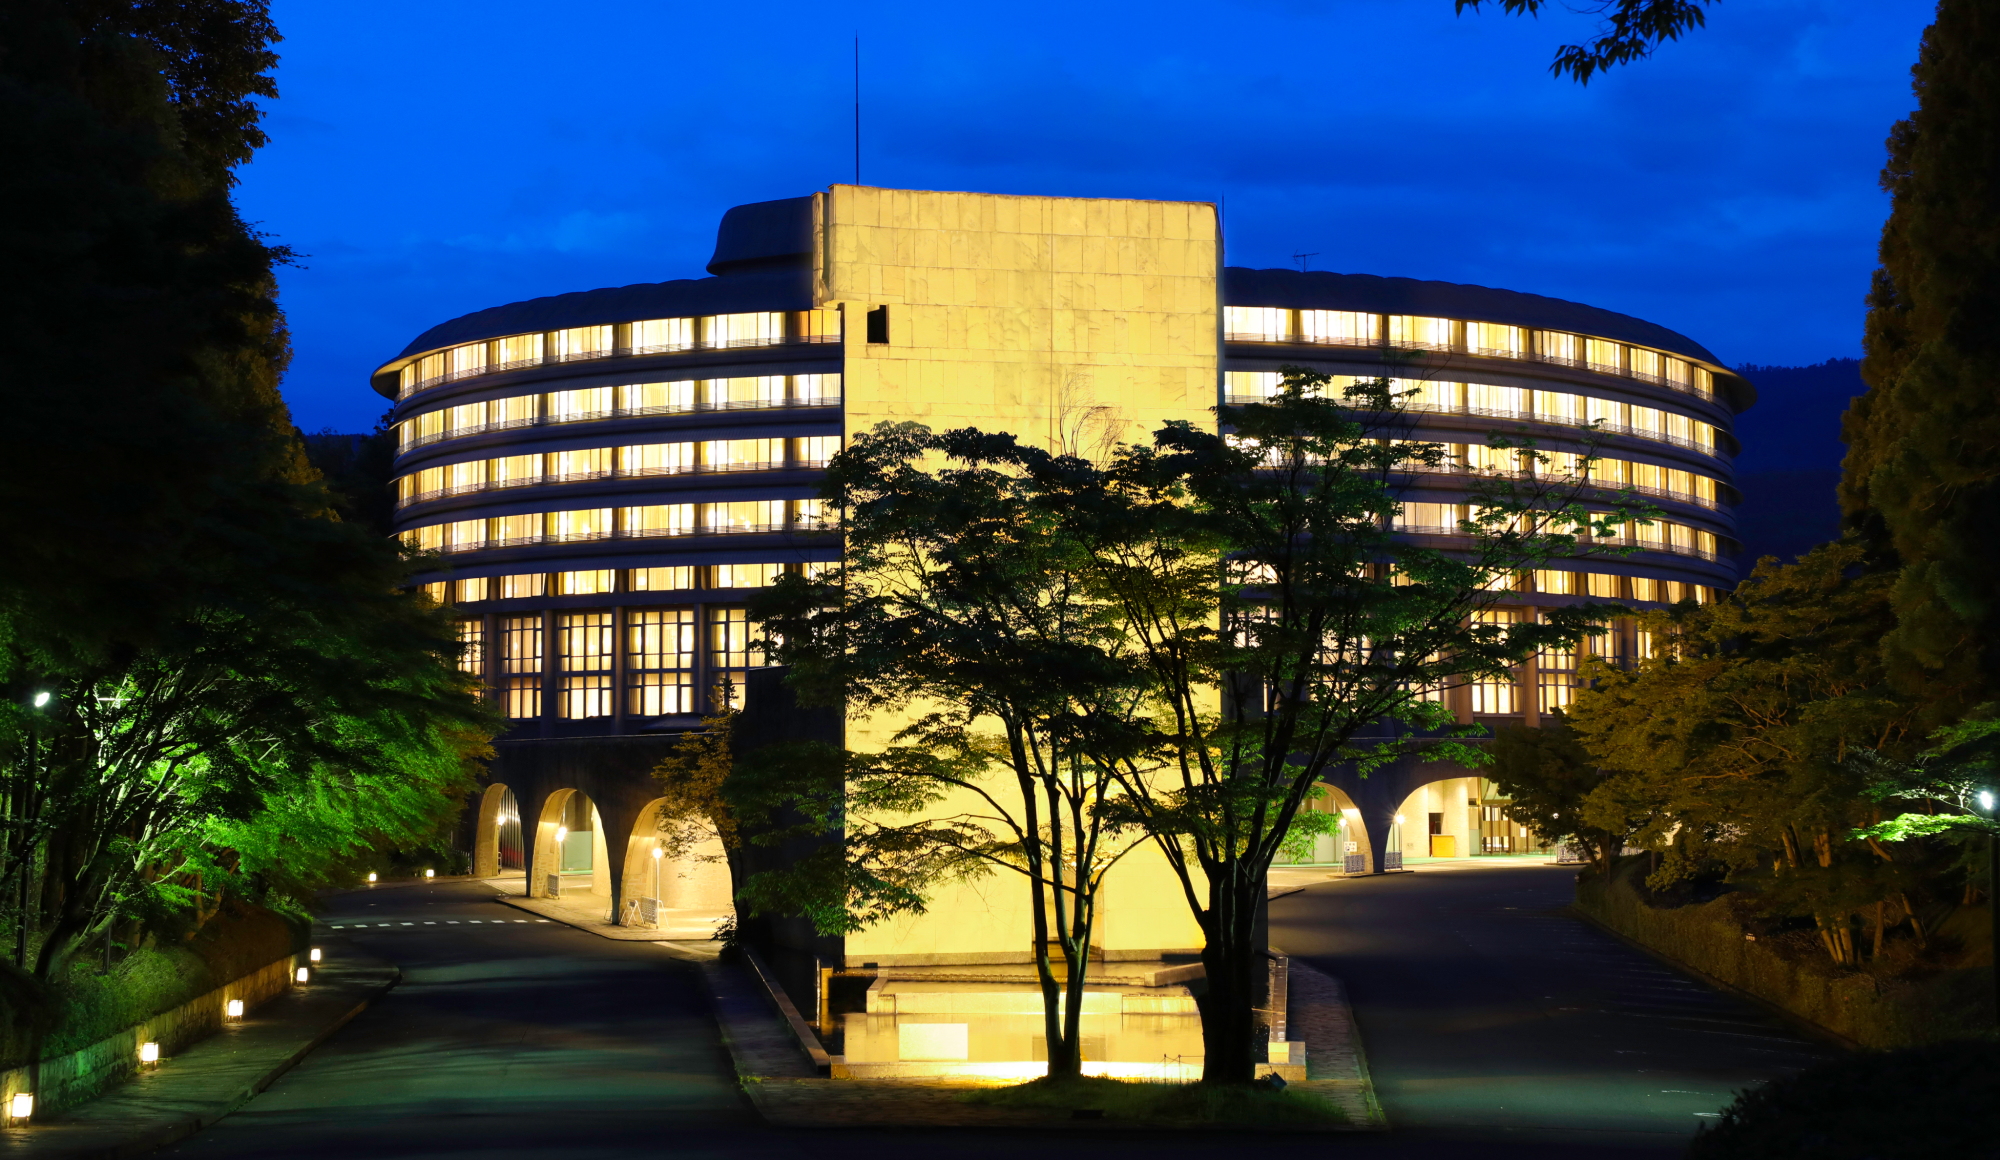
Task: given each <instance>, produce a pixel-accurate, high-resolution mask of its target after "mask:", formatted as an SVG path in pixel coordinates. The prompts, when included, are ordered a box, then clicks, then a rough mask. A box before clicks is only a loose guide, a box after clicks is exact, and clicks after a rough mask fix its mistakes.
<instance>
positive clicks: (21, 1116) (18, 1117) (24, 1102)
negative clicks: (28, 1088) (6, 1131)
mask: <svg viewBox="0 0 2000 1160" xmlns="http://www.w3.org/2000/svg"><path fill="white" fill-rule="evenodd" d="M34 1114H35V1093H34V1092H15V1093H14V1098H13V1099H10V1100H8V1101H7V1119H8V1121H9V1122H11V1123H15V1124H22V1123H26V1122H27V1120H28V1118H29V1117H30V1116H33V1115H34Z"/></svg>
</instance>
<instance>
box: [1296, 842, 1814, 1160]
mask: <svg viewBox="0 0 2000 1160" xmlns="http://www.w3.org/2000/svg"><path fill="white" fill-rule="evenodd" d="M1573 882H1574V870H1573V869H1571V868H1567V867H1557V866H1543V865H1521V864H1512V865H1503V866H1488V867H1481V866H1480V865H1479V864H1478V863H1477V862H1476V861H1469V862H1463V863H1446V864H1438V865H1434V866H1430V867H1426V868H1425V869H1423V870H1420V871H1416V872H1413V873H1406V874H1392V875H1384V876H1380V877H1371V878H1360V879H1352V880H1346V881H1331V882H1321V883H1316V884H1313V885H1310V886H1308V887H1307V888H1306V889H1305V890H1304V891H1302V892H1300V893H1296V894H1291V895H1287V896H1285V897H1283V898H1279V899H1277V900H1275V901H1273V902H1272V903H1271V943H1272V945H1273V946H1275V947H1278V948H1280V949H1282V950H1285V951H1287V952H1289V953H1291V954H1293V955H1297V956H1299V957H1301V958H1304V959H1307V960H1309V961H1310V962H1312V963H1313V964H1314V965H1315V966H1318V967H1320V968H1321V969H1322V970H1325V971H1327V972H1329V973H1331V974H1335V975H1338V976H1340V977H1341V978H1343V979H1345V980H1346V982H1347V989H1348V995H1349V997H1350V999H1351V1000H1352V1002H1353V1004H1354V1011H1355V1018H1356V1020H1357V1022H1358V1023H1359V1024H1360V1027H1361V1035H1362V1039H1363V1041H1364V1044H1365V1046H1366V1048H1367V1052H1368V1061H1369V1065H1370V1067H1371V1069H1372V1070H1373V1073H1374V1078H1375V1084H1376V1091H1377V1094H1378V1096H1379V1097H1380V1099H1381V1101H1382V1104H1383V1107H1384V1109H1385V1110H1386V1111H1387V1113H1388V1116H1389V1120H1390V1123H1391V1124H1393V1125H1395V1126H1396V1127H1397V1128H1398V1129H1399V1131H1398V1133H1397V1134H1398V1135H1399V1136H1401V1137H1402V1138H1403V1139H1404V1141H1405V1143H1406V1144H1408V1145H1411V1146H1414V1145H1416V1144H1417V1143H1418V1142H1419V1141H1434V1142H1436V1143H1437V1144H1438V1145H1439V1146H1440V1147H1443V1146H1444V1145H1445V1144H1446V1142H1448V1141H1462V1142H1465V1143H1469V1144H1473V1145H1475V1146H1481V1145H1483V1146H1484V1147H1492V1146H1498V1145H1503V1144H1518V1145H1523V1146H1528V1147H1527V1149H1526V1150H1524V1153H1523V1154H1535V1155H1571V1154H1574V1155H1579V1156H1617V1155H1634V1156H1650V1155H1662V1156H1672V1155H1677V1154H1679V1152H1680V1151H1681V1150H1682V1149H1683V1148H1684V1147H1685V1142H1686V1139H1687V1137H1688V1136H1689V1135H1691V1134H1692V1133H1693V1132H1694V1130H1695V1127H1696V1125H1698V1124H1699V1123H1701V1121H1702V1120H1703V1119H1704V1118H1705V1117H1706V1116H1707V1115H1712V1114H1714V1113H1715V1112H1716V1111H1717V1110H1718V1109H1720V1108H1721V1107H1722V1106H1724V1105H1725V1104H1727V1103H1728V1102H1729V1099H1730V1098H1731V1093H1732V1092H1734V1091H1735V1090H1736V1089H1738V1088H1741V1087H1744V1086H1747V1085H1750V1084H1753V1083H1756V1082H1759V1081H1761V1080H1764V1079H1768V1078H1770V1077H1772V1076H1775V1075H1779V1074H1782V1073H1785V1072H1789V1071H1794V1070H1797V1069H1798V1068H1800V1067H1803V1066H1805V1065H1807V1064H1809V1063H1811V1062H1813V1061H1815V1060H1818V1059H1822V1058H1826V1057H1827V1056H1828V1055H1830V1054H1832V1051H1831V1049H1828V1048H1825V1047H1823V1046H1821V1045H1819V1044H1817V1043H1813V1042H1808V1041H1806V1040H1803V1039H1801V1038H1800V1037H1799V1036H1798V1035H1796V1034H1794V1033H1793V1032H1792V1031H1790V1030H1788V1029H1786V1028H1785V1027H1784V1026H1782V1025H1781V1024H1779V1023H1778V1022H1776V1021H1775V1020H1774V1019H1772V1018H1771V1017H1769V1016H1767V1015H1765V1014H1764V1013H1763V1012H1762V1011H1760V1010H1758V1009H1757V1008H1755V1007H1753V1006H1751V1005H1749V1004H1746V1003H1744V1002H1741V1001H1739V1000H1737V999H1735V998H1732V997H1730V996H1727V995H1723V994H1718V993H1717V992H1715V991H1713V990H1711V989H1709V988H1708V987H1705V986H1703V985H1702V984H1700V983H1698V982H1696V981H1694V980H1693V979H1690V978H1688V977H1686V976H1683V975H1681V974H1680V973H1678V972H1676V971H1674V970H1671V969H1669V968H1667V967H1664V966H1662V965H1660V964H1659V963H1658V962H1657V961H1655V960H1654V959H1652V958H1650V957H1648V956H1646V955H1644V954H1641V953H1640V952H1638V951H1635V950H1633V949H1631V948H1630V947H1628V946H1626V945H1625V944H1623V943H1621V942H1619V941H1618V940H1616V939H1614V938H1612V937H1610V936H1609V935H1606V934H1603V933H1601V932H1600V931H1598V930H1597V929H1595V928H1594V927H1591V926H1589V925H1587V924H1585V923H1584V922H1582V921H1581V920H1578V919H1575V918H1571V917H1569V916H1568V915H1567V914H1565V913H1563V907H1564V905H1565V904H1566V903H1567V902H1568V901H1569V899H1570V896H1571V890H1572V885H1573ZM1484 1147H1475V1150H1474V1151H1472V1152H1465V1153H1460V1154H1464V1155H1481V1154H1486V1153H1485V1151H1484ZM1437 1154H1439V1155H1444V1154H1447V1152H1445V1151H1440V1152H1439V1153H1437Z"/></svg>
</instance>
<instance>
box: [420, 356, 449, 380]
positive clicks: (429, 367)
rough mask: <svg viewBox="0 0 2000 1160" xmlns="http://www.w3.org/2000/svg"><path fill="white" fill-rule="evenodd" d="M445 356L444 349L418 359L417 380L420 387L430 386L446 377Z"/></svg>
mask: <svg viewBox="0 0 2000 1160" xmlns="http://www.w3.org/2000/svg"><path fill="white" fill-rule="evenodd" d="M444 373H445V356H444V352H443V351H439V352H438V353H437V354H433V355H426V356H424V357H423V358H421V359H419V360H417V382H416V385H417V386H419V387H428V386H430V385H431V384H432V383H435V382H437V381H438V380H439V379H442V378H443V377H444Z"/></svg>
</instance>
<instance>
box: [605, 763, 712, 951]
mask: <svg viewBox="0 0 2000 1160" xmlns="http://www.w3.org/2000/svg"><path fill="white" fill-rule="evenodd" d="M664 800H665V799H661V798H655V799H654V800H652V801H650V802H648V803H646V808H645V809H643V810H640V811H639V817H638V820H637V821H635V822H634V823H633V824H632V834H631V837H630V838H628V839H627V841H626V849H625V880H624V891H623V897H624V898H625V899H626V905H625V912H624V914H622V915H620V916H619V922H620V923H622V924H625V925H651V926H657V927H658V928H659V929H661V930H667V931H673V932H676V933H681V932H685V933H686V934H687V935H688V937H690V938H706V937H708V936H709V935H711V934H713V933H714V932H715V928H716V927H718V926H720V925H721V924H722V923H723V922H725V921H727V920H728V919H729V918H730V917H731V916H732V915H734V914H735V913H736V904H735V900H734V891H733V890H732V889H731V887H730V882H729V864H728V862H727V861H726V860H725V859H724V854H723V848H722V840H721V839H720V838H719V837H717V836H716V835H715V834H714V832H713V831H710V832H708V833H706V834H696V835H691V839H692V840H690V841H669V838H668V835H667V834H665V833H663V832H662V831H661V829H660V806H661V804H662V802H663V801H664ZM670 846H673V847H678V848H677V849H675V850H674V851H673V853H672V854H671V855H670V854H669V849H668V848H669V847H670Z"/></svg>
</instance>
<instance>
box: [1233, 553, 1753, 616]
mask: <svg viewBox="0 0 2000 1160" xmlns="http://www.w3.org/2000/svg"><path fill="white" fill-rule="evenodd" d="M1274 577H1275V574H1274V573H1273V572H1272V571H1271V568H1270V565H1268V564H1251V565H1244V564H1243V563H1242V562H1241V561H1233V562H1232V565H1231V567H1230V570H1229V579H1230V581H1231V582H1232V583H1235V584H1243V585H1248V586H1250V587H1251V588H1252V590H1253V592H1254V589H1255V588H1256V587H1257V586H1259V585H1263V584H1270V583H1272V582H1273V581H1274ZM1394 582H1397V583H1401V582H1402V577H1401V576H1397V577H1396V578H1395V581H1394ZM1488 590H1489V591H1493V592H1518V593H1522V594H1535V593H1539V594H1542V595H1548V596H1589V597H1592V598H1593V599H1597V600H1620V601H1623V600H1639V601H1646V602H1649V603H1659V602H1665V603H1667V604H1679V603H1680V602H1681V601H1683V600H1692V601H1694V602H1695V603H1697V604H1707V603H1709V602H1710V601H1712V600H1714V599H1715V598H1716V597H1717V596H1718V595H1719V593H1718V592H1717V590H1716V589H1714V588H1710V587H1708V586H1706V585H1702V584H1688V583H1683V582H1682V581H1679V580H1660V579H1656V578H1654V577H1651V576H1619V575H1614V574H1612V573H1610V572H1575V571H1571V570H1569V569H1565V568H1533V569H1527V570H1524V571H1521V572H1514V573H1507V574H1505V575H1502V576H1499V577H1496V578H1495V579H1494V581H1493V582H1492V583H1491V584H1490V585H1488ZM1489 611H1490V614H1491V615H1492V616H1495V617H1499V618H1501V619H1500V620H1499V621H1495V622H1494V623H1506V622H1508V619H1509V618H1511V617H1513V616H1514V615H1515V614H1516V612H1515V610H1513V609H1508V608H1497V609H1492V610H1489ZM1480 615H1482V616H1486V615H1488V613H1481V614H1480Z"/></svg>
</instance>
